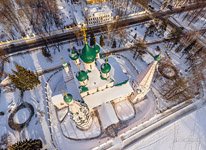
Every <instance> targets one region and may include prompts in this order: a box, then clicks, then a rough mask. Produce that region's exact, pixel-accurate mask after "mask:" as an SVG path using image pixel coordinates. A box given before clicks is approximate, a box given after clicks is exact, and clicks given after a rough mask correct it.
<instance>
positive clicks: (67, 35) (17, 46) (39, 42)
mask: <svg viewBox="0 0 206 150" xmlns="http://www.w3.org/2000/svg"><path fill="white" fill-rule="evenodd" d="M204 7H206V2H202V3H199V4H192V5H189V6H185V7H181V8H174V9H173V10H166V11H158V12H152V13H145V14H143V15H137V16H133V17H128V18H126V19H119V20H118V24H116V29H119V28H122V27H127V26H129V25H134V24H138V23H142V22H146V21H149V20H151V19H152V18H153V17H158V18H161V17H166V16H170V15H173V14H177V13H181V12H185V11H192V10H196V9H200V8H204ZM109 24H110V25H113V24H114V22H113V23H109ZM109 24H108V23H107V24H102V25H98V26H92V27H89V28H88V31H87V33H88V34H90V33H91V32H94V33H101V32H106V31H107V30H108V29H107V27H108V25H109ZM75 32H81V31H80V29H75ZM75 32H74V30H63V32H60V33H56V34H53V35H48V36H45V37H38V38H33V39H32V40H31V39H29V40H25V41H23V42H22V41H21V42H15V43H12V42H10V43H9V44H6V45H1V46H0V49H3V50H4V51H5V53H7V54H11V53H16V52H20V51H25V50H28V49H32V48H36V47H40V46H45V45H48V44H53V43H58V42H63V41H67V40H71V41H72V40H75V39H76V35H75Z"/></svg>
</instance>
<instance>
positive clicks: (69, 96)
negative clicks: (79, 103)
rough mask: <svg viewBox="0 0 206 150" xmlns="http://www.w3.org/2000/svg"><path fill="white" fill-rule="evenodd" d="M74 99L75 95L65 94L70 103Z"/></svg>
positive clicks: (66, 100)
mask: <svg viewBox="0 0 206 150" xmlns="http://www.w3.org/2000/svg"><path fill="white" fill-rule="evenodd" d="M72 100H73V97H72V95H71V94H66V95H64V101H65V102H66V103H70V102H71V101H72Z"/></svg>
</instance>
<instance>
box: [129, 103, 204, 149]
mask: <svg viewBox="0 0 206 150" xmlns="http://www.w3.org/2000/svg"><path fill="white" fill-rule="evenodd" d="M205 113H206V106H205V107H203V108H201V109H199V110H197V111H195V112H193V113H191V114H189V115H187V116H185V117H183V118H181V119H179V120H177V121H176V122H174V123H172V124H170V125H168V126H166V127H165V128H162V129H160V130H157V131H156V132H154V133H152V134H151V135H149V136H148V137H145V138H144V139H142V140H140V141H137V142H136V143H134V144H133V145H131V146H129V147H128V148H126V149H127V150H180V149H185V150H205V149H206V143H205V141H206V128H205V127H206V119H205Z"/></svg>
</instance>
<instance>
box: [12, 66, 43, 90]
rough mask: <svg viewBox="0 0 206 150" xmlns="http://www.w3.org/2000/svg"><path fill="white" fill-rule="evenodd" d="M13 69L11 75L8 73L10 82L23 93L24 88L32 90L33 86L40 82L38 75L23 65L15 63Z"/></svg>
mask: <svg viewBox="0 0 206 150" xmlns="http://www.w3.org/2000/svg"><path fill="white" fill-rule="evenodd" d="M12 71H13V73H14V74H13V75H11V74H9V78H10V79H11V82H12V83H13V84H14V85H15V86H16V87H17V88H18V89H19V90H20V91H21V93H23V92H24V91H26V90H32V89H33V88H34V87H36V86H37V85H39V84H40V81H39V79H38V76H37V75H36V74H35V73H34V72H32V71H30V70H27V69H25V68H24V67H22V66H20V65H18V64H16V71H14V70H12Z"/></svg>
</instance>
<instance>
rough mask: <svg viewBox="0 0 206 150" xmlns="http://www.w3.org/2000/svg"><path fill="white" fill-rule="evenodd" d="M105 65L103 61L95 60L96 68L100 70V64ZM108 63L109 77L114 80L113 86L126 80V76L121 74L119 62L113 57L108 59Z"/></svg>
mask: <svg viewBox="0 0 206 150" xmlns="http://www.w3.org/2000/svg"><path fill="white" fill-rule="evenodd" d="M103 63H105V61H104V60H103V59H98V60H97V67H98V68H99V70H100V67H101V64H103ZM108 63H109V64H110V65H111V71H110V76H111V78H112V79H113V80H114V84H118V83H121V82H123V81H126V80H128V79H129V78H128V76H127V75H126V74H125V73H124V72H123V70H122V68H121V66H120V64H119V62H117V60H116V59H115V58H114V57H112V56H111V57H108Z"/></svg>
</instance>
